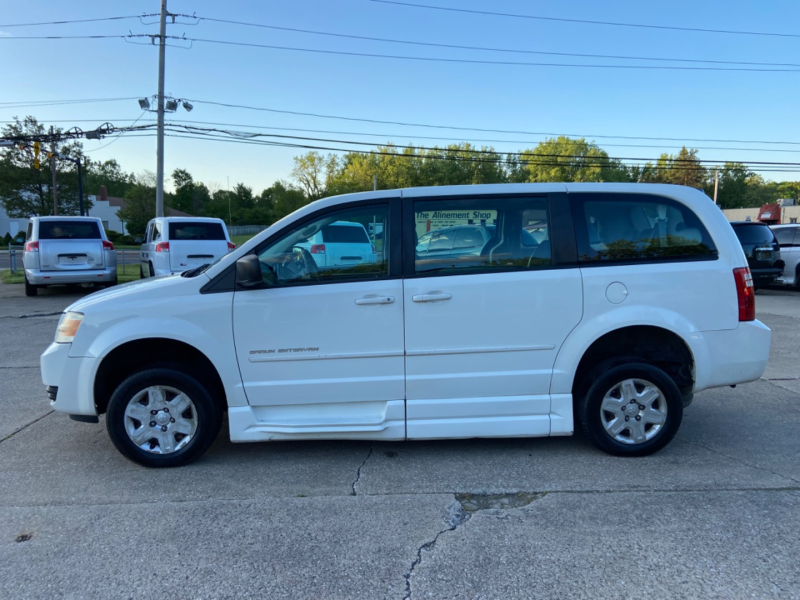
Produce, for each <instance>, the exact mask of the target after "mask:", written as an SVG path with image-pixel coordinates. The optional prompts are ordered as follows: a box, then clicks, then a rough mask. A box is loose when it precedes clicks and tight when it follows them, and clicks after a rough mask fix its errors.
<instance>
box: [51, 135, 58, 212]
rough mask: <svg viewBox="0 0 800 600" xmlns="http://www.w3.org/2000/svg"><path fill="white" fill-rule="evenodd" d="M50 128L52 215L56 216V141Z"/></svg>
mask: <svg viewBox="0 0 800 600" xmlns="http://www.w3.org/2000/svg"><path fill="white" fill-rule="evenodd" d="M53 135H54V134H53V126H52V125H51V126H50V139H51V142H50V173H51V174H52V175H53V214H54V215H58V190H57V189H56V141H55V138H54V137H53Z"/></svg>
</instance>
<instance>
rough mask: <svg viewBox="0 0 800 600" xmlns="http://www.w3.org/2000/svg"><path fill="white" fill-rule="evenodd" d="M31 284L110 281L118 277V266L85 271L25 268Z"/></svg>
mask: <svg viewBox="0 0 800 600" xmlns="http://www.w3.org/2000/svg"><path fill="white" fill-rule="evenodd" d="M25 276H26V277H27V278H28V281H29V282H30V283H31V285H59V284H66V283H110V282H112V281H114V279H116V278H117V267H116V266H114V267H105V268H103V269H87V270H83V271H77V270H76V271H41V270H39V269H25Z"/></svg>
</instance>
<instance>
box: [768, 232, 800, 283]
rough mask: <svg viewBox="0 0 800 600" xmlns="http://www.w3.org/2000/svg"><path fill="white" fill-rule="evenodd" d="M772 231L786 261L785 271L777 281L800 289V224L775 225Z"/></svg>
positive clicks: (782, 257)
mask: <svg viewBox="0 0 800 600" xmlns="http://www.w3.org/2000/svg"><path fill="white" fill-rule="evenodd" d="M772 232H773V233H774V234H775V239H777V240H778V244H779V245H780V247H781V259H783V262H784V267H783V273H782V274H781V276H780V277H778V279H776V280H775V282H776V283H781V284H783V285H791V286H794V287H795V288H796V289H799V290H800V225H798V224H796V223H792V224H790V225H773V226H772Z"/></svg>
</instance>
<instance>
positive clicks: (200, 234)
mask: <svg viewBox="0 0 800 600" xmlns="http://www.w3.org/2000/svg"><path fill="white" fill-rule="evenodd" d="M169 239H170V241H176V242H177V241H181V240H193V241H207V240H211V241H219V240H226V239H227V238H226V237H225V230H224V229H223V228H222V224H221V223H202V222H198V223H192V222H185V223H175V222H171V223H170V224H169Z"/></svg>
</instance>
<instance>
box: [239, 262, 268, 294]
mask: <svg viewBox="0 0 800 600" xmlns="http://www.w3.org/2000/svg"><path fill="white" fill-rule="evenodd" d="M262 281H263V280H262V277H261V265H260V264H259V261H258V257H257V256H256V255H255V254H248V255H247V256H243V257H242V258H240V259H239V260H237V261H236V285H239V286H241V287H244V288H251V287H255V286H257V285H261V283H262Z"/></svg>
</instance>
